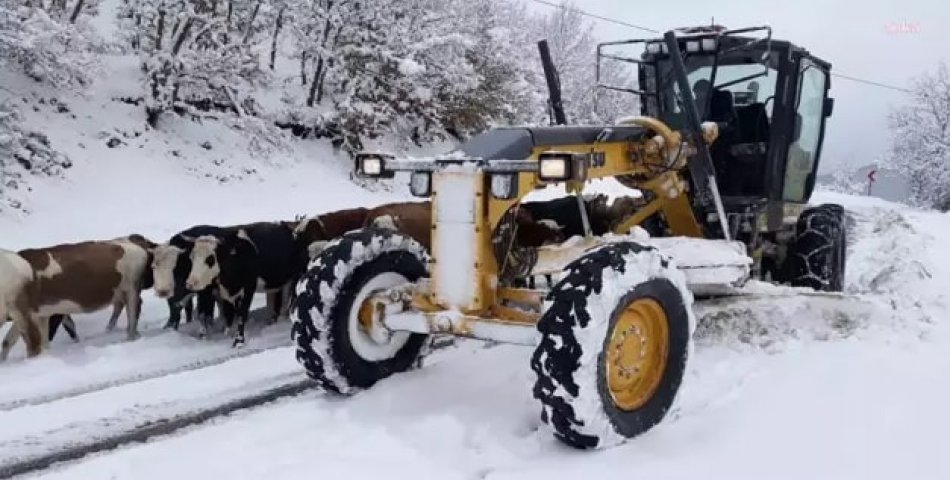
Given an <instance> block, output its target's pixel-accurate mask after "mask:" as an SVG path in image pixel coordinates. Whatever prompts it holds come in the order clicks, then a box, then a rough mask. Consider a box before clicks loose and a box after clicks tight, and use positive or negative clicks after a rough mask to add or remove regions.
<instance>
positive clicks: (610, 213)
mask: <svg viewBox="0 0 950 480" xmlns="http://www.w3.org/2000/svg"><path fill="white" fill-rule="evenodd" d="M641 204H642V202H641V201H639V200H638V199H637V198H635V197H630V196H624V197H617V198H616V199H615V200H614V203H613V204H612V205H611V206H610V208H608V209H607V218H609V219H610V228H611V229H613V228H615V227H616V226H617V225H620V223H621V222H622V221H624V220H625V219H626V218H627V217H629V216H630V215H633V213H634V212H636V210H637V207H639V206H640V205H641Z"/></svg>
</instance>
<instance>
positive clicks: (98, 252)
mask: <svg viewBox="0 0 950 480" xmlns="http://www.w3.org/2000/svg"><path fill="white" fill-rule="evenodd" d="M18 254H19V255H20V256H21V257H23V258H24V259H25V260H26V261H27V262H29V264H30V266H31V267H32V269H33V274H34V280H33V284H32V288H31V290H30V296H29V310H30V315H31V317H32V319H33V322H34V323H35V324H36V325H38V327H39V328H40V333H41V348H42V349H46V348H47V346H48V342H49V339H48V333H49V317H51V316H53V315H57V314H59V315H72V314H77V313H91V312H95V311H98V310H101V309H103V308H105V307H108V306H110V305H111V306H112V307H113V314H112V318H110V319H109V326H108V327H107V328H110V329H111V328H114V327H115V324H116V321H117V320H118V316H119V315H118V312H119V311H121V310H120V309H121V308H123V307H124V308H125V309H126V315H127V318H128V328H127V332H128V333H127V338H128V339H129V340H134V339H136V338H138V336H139V334H138V319H139V310H140V306H141V291H142V290H143V289H145V288H148V287H149V286H150V285H149V283H150V282H151V279H150V277H151V276H150V275H149V273H150V272H149V262H150V255H151V254H150V253H149V251H148V250H146V249H145V248H143V247H141V246H139V245H138V244H136V243H135V242H133V241H130V240H129V239H127V238H124V239H116V240H105V241H86V242H80V243H71V244H62V245H55V246H51V247H45V248H32V249H26V250H21V251H19V252H18ZM18 339H19V335H18V334H17V333H16V332H13V333H10V332H8V334H7V336H6V338H4V340H3V349H2V352H0V355H5V354H8V352H9V350H10V349H11V348H12V347H13V345H14V344H15V343H16V341H17V340H18Z"/></svg>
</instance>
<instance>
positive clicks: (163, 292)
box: [152, 225, 232, 336]
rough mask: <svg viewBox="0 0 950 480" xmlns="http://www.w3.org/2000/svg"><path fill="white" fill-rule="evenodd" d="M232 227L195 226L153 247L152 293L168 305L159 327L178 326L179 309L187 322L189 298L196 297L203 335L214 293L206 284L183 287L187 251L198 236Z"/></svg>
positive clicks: (190, 309) (187, 268)
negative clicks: (162, 322)
mask: <svg viewBox="0 0 950 480" xmlns="http://www.w3.org/2000/svg"><path fill="white" fill-rule="evenodd" d="M230 230H232V229H231V228H227V227H216V226H211V225H196V226H193V227H191V228H188V229H186V230H183V231H181V232H178V233H176V234H175V235H172V237H171V238H170V239H169V240H168V241H167V242H165V243H164V244H161V245H158V246H156V247H155V248H154V260H153V261H152V275H153V277H154V279H155V296H157V297H158V298H162V299H165V300H166V302H167V304H168V321H167V322H166V323H165V326H164V327H163V328H166V329H168V328H171V329H175V330H177V329H178V326H179V324H180V322H181V311H182V309H184V310H185V316H186V320H187V321H189V322H190V321H191V320H192V313H193V309H194V306H193V303H192V299H193V298H194V297H197V300H198V322H199V336H205V335H207V327H208V326H209V325H210V323H211V320H212V318H213V317H214V304H215V299H214V292H213V289H212V288H211V287H210V286H209V287H207V288H205V289H202V290H201V291H200V292H193V291H190V290H188V289H187V288H185V280H186V279H187V277H188V273H189V272H190V271H191V259H190V253H191V249H192V247H193V246H194V242H195V239H196V238H198V237H200V236H202V235H215V234H221V233H223V232H227V231H230Z"/></svg>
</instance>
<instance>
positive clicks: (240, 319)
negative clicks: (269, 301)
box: [231, 285, 255, 347]
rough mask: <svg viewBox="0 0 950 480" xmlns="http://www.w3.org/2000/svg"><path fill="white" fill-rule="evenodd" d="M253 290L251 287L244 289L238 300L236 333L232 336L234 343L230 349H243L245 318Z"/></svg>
mask: <svg viewBox="0 0 950 480" xmlns="http://www.w3.org/2000/svg"><path fill="white" fill-rule="evenodd" d="M254 290H255V286H253V285H251V286H248V287H244V292H243V293H242V295H241V297H240V298H239V299H238V305H237V312H236V313H235V315H236V316H237V332H236V333H235V334H234V343H232V344H231V346H232V347H243V346H244V344H245V339H244V325H245V324H247V316H248V314H249V313H250V310H251V302H252V301H253V300H254Z"/></svg>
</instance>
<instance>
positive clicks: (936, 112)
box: [889, 62, 950, 210]
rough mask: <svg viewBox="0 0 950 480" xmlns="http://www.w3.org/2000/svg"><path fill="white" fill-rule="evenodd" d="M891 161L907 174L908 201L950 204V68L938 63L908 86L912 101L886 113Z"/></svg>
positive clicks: (945, 207)
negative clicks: (887, 114) (888, 113)
mask: <svg viewBox="0 0 950 480" xmlns="http://www.w3.org/2000/svg"><path fill="white" fill-rule="evenodd" d="M889 123H890V126H891V129H892V131H893V135H894V138H893V141H892V145H891V149H890V152H889V153H890V159H891V164H892V165H893V166H894V168H895V169H896V170H898V171H899V172H900V173H902V174H904V175H906V176H907V178H908V179H909V181H910V186H911V201H912V202H913V203H915V204H917V205H920V206H926V207H933V208H940V209H942V210H947V207H948V206H950V71H948V69H947V65H946V64H945V63H942V62H941V63H940V65H939V66H938V67H937V69H936V71H934V72H933V73H924V74H923V75H921V76H920V77H919V78H917V79H916V80H915V81H914V83H913V87H912V88H911V103H910V104H909V105H905V106H903V107H900V108H897V109H894V110H892V111H891V113H890V115H889Z"/></svg>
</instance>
